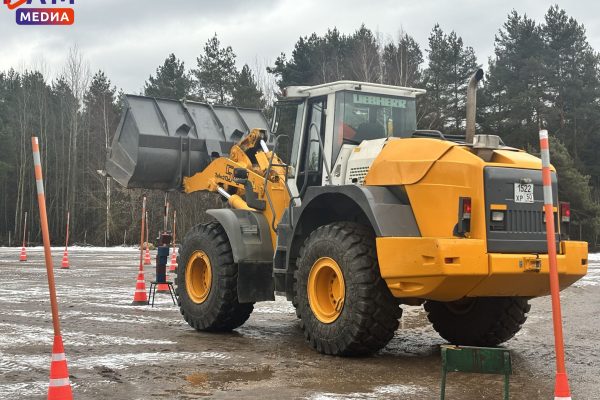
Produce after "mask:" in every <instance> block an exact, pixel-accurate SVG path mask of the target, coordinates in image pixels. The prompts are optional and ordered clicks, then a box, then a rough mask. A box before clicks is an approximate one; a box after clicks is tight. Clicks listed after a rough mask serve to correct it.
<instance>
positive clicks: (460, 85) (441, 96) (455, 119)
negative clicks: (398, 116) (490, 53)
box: [423, 24, 478, 134]
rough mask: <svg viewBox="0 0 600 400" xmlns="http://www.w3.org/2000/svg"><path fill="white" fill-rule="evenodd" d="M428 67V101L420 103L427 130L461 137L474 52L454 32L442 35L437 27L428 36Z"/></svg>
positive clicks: (475, 63) (474, 63)
mask: <svg viewBox="0 0 600 400" xmlns="http://www.w3.org/2000/svg"><path fill="white" fill-rule="evenodd" d="M427 52H428V53H429V56H428V58H429V63H428V66H427V69H426V70H425V73H424V75H425V86H426V88H427V95H426V96H427V97H426V98H425V99H424V101H423V107H424V108H425V113H426V116H425V118H424V123H425V124H426V126H427V128H429V129H438V130H444V129H448V130H450V131H451V132H452V133H455V134H458V133H461V130H462V126H463V121H464V119H465V114H466V92H467V85H468V80H469V77H470V76H471V75H472V74H473V72H474V71H475V70H476V69H477V68H478V65H477V59H476V57H475V51H474V50H473V48H472V47H469V46H465V45H464V44H463V40H462V38H461V37H459V36H458V35H457V34H456V32H454V31H452V32H450V34H445V33H444V32H443V31H442V29H441V28H440V26H439V24H436V25H435V26H434V28H433V30H432V32H431V35H430V36H429V49H428V50H427Z"/></svg>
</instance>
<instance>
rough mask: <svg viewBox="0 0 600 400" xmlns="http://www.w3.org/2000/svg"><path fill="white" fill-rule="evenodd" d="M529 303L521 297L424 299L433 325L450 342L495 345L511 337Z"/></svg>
mask: <svg viewBox="0 0 600 400" xmlns="http://www.w3.org/2000/svg"><path fill="white" fill-rule="evenodd" d="M530 308H531V306H530V305H529V303H528V302H527V299H524V298H522V297H476V298H466V299H462V300H458V301H453V302H439V301H427V302H426V303H425V311H427V313H428V315H427V317H428V318H429V321H431V322H432V323H433V328H434V329H435V330H436V331H437V332H438V333H439V334H440V336H441V337H443V338H444V339H446V340H447V341H449V342H450V343H452V344H462V345H470V346H488V347H489V346H497V345H499V344H500V343H504V342H506V341H507V340H509V339H511V338H512V337H513V336H515V334H516V333H517V332H519V330H521V326H522V325H523V323H524V322H525V320H526V319H527V313H528V312H529V309H530Z"/></svg>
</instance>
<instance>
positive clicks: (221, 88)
mask: <svg viewBox="0 0 600 400" xmlns="http://www.w3.org/2000/svg"><path fill="white" fill-rule="evenodd" d="M235 58H236V56H235V54H234V52H233V49H232V48H231V46H227V47H221V42H220V41H219V38H218V37H217V34H216V33H215V35H214V36H213V37H212V38H210V39H209V40H208V41H207V42H206V45H205V46H204V54H203V55H201V56H200V57H198V58H197V63H198V68H197V69H195V70H193V71H192V73H193V74H194V76H195V77H196V79H197V87H198V90H199V92H198V95H199V96H200V97H201V98H204V99H206V100H207V101H209V102H211V103H220V104H228V103H229V102H230V101H231V96H232V92H233V87H234V85H235V80H236V76H237V69H236V67H235Z"/></svg>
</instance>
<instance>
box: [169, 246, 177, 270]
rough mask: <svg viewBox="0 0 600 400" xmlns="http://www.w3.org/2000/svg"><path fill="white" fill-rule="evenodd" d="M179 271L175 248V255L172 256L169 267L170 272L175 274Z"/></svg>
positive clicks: (174, 249)
mask: <svg viewBox="0 0 600 400" xmlns="http://www.w3.org/2000/svg"><path fill="white" fill-rule="evenodd" d="M176 270H177V250H176V248H173V253H172V254H171V266H170V267H169V272H175V271H176Z"/></svg>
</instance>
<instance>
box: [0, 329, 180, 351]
mask: <svg viewBox="0 0 600 400" xmlns="http://www.w3.org/2000/svg"><path fill="white" fill-rule="evenodd" d="M0 328H6V329H2V330H3V331H4V332H6V333H4V334H3V335H2V336H0V349H1V348H14V347H15V346H26V345H48V346H51V345H52V338H53V331H52V329H50V328H42V327H38V326H31V325H24V324H11V323H0ZM63 339H64V342H65V347H70V346H86V347H89V346H91V345H93V346H120V345H132V346H135V345H168V344H175V343H176V342H173V341H171V340H158V339H138V338H132V337H128V336H111V335H104V334H103V335H95V334H90V333H85V332H64V333H63Z"/></svg>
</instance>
